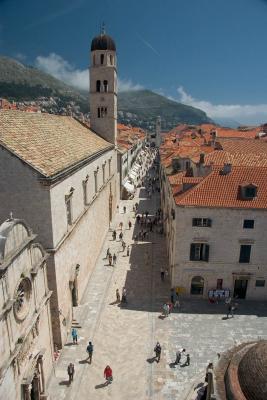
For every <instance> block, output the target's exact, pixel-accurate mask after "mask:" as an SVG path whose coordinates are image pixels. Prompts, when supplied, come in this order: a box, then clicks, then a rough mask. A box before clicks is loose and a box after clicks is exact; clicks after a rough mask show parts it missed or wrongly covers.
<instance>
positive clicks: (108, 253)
mask: <svg viewBox="0 0 267 400" xmlns="http://www.w3.org/2000/svg"><path fill="white" fill-rule="evenodd" d="M109 255H110V250H109V248H108V249H107V254H106V258H108V257H109Z"/></svg>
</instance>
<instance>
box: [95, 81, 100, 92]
mask: <svg viewBox="0 0 267 400" xmlns="http://www.w3.org/2000/svg"><path fill="white" fill-rule="evenodd" d="M100 89H101V81H96V91H97V92H100Z"/></svg>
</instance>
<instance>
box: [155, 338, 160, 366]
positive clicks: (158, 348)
mask: <svg viewBox="0 0 267 400" xmlns="http://www.w3.org/2000/svg"><path fill="white" fill-rule="evenodd" d="M154 352H155V354H156V357H155V359H156V361H157V362H159V360H160V356H161V345H160V344H159V342H157V343H156V346H155V348H154Z"/></svg>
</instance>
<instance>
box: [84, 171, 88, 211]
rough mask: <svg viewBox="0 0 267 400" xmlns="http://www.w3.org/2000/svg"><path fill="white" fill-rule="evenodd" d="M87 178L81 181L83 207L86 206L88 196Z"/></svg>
mask: <svg viewBox="0 0 267 400" xmlns="http://www.w3.org/2000/svg"><path fill="white" fill-rule="evenodd" d="M88 178H89V176H88V175H87V177H86V179H85V180H84V181H83V203H84V205H87V204H88V194H87V189H88Z"/></svg>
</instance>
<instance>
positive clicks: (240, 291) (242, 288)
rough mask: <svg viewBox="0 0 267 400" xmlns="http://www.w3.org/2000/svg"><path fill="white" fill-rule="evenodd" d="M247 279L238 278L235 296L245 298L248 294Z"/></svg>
mask: <svg viewBox="0 0 267 400" xmlns="http://www.w3.org/2000/svg"><path fill="white" fill-rule="evenodd" d="M247 286H248V281H247V279H236V280H235V288H234V297H237V298H239V299H245V298H246V294H247Z"/></svg>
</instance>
